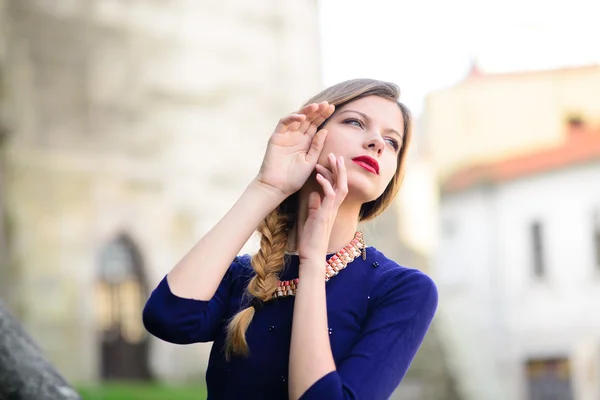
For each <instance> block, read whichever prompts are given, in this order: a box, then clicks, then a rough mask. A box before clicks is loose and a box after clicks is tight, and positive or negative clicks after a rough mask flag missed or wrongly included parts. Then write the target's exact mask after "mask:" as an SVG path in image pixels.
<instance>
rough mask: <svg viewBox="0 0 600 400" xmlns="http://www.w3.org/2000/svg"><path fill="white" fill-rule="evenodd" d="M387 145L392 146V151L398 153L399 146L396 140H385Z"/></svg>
mask: <svg viewBox="0 0 600 400" xmlns="http://www.w3.org/2000/svg"><path fill="white" fill-rule="evenodd" d="M386 140H387V142H388V143H389V144H391V145H392V147H393V148H394V150H396V151H398V150H399V149H400V144H399V143H398V141H397V140H396V139H386Z"/></svg>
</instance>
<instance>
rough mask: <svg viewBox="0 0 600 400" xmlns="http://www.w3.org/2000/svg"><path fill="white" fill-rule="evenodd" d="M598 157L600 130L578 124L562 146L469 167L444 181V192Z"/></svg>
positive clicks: (571, 128)
mask: <svg viewBox="0 0 600 400" xmlns="http://www.w3.org/2000/svg"><path fill="white" fill-rule="evenodd" d="M594 160H599V161H600V129H598V130H591V129H585V128H583V127H578V126H574V127H570V128H569V132H568V135H567V138H566V139H565V141H564V143H563V144H562V145H560V146H557V147H555V148H551V149H546V150H542V151H539V152H535V153H530V154H523V155H519V156H516V157H511V158H507V159H504V160H500V161H498V162H492V163H489V164H482V165H475V166H471V167H468V168H465V169H463V170H460V171H458V172H456V173H454V174H452V175H451V176H450V177H449V178H448V179H446V180H445V181H444V182H443V183H442V192H445V193H451V192H459V191H461V190H465V189H468V188H471V187H473V186H476V185H479V184H484V183H499V182H504V181H508V180H512V179H518V178H522V177H525V176H530V175H535V174H540V173H544V172H548V171H552V170H558V169H563V168H568V167H571V166H575V165H578V164H582V163H585V162H590V161H594ZM598 179H599V180H600V177H598Z"/></svg>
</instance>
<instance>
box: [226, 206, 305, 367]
mask: <svg viewBox="0 0 600 400" xmlns="http://www.w3.org/2000/svg"><path fill="white" fill-rule="evenodd" d="M289 203H291V202H290V201H289V200H286V201H285V202H284V203H282V204H281V205H280V206H279V207H278V208H277V209H275V210H273V211H272V212H271V213H270V214H269V215H267V217H266V218H265V219H264V220H263V222H262V223H261V224H260V226H259V227H258V233H259V234H260V235H261V238H260V249H259V250H258V252H257V253H256V254H255V255H254V256H253V257H252V268H253V269H254V271H255V272H256V275H255V276H254V277H253V278H252V279H251V280H250V282H249V283H248V288H247V294H248V296H249V297H250V298H253V299H256V300H258V301H260V302H266V301H269V300H270V299H271V298H272V297H273V294H274V293H275V291H276V290H277V282H278V281H279V273H280V272H281V270H282V269H283V266H284V256H285V250H286V246H287V241H288V231H289V229H290V228H291V227H292V224H293V222H294V221H293V220H292V215H293V214H292V213H291V212H290V211H291V210H288V208H289ZM255 312H256V309H255V307H254V306H252V305H251V306H248V307H247V308H245V309H243V310H241V311H239V312H238V313H237V314H236V315H235V316H234V317H233V318H232V319H231V321H230V322H229V325H228V327H227V339H226V342H225V356H226V358H227V359H228V360H229V359H230V358H231V356H232V355H241V356H248V355H249V353H250V350H249V348H248V343H247V342H246V331H247V330H248V326H249V325H250V323H251V322H252V318H253V317H254V313H255Z"/></svg>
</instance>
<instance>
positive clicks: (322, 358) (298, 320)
mask: <svg viewBox="0 0 600 400" xmlns="http://www.w3.org/2000/svg"><path fill="white" fill-rule="evenodd" d="M323 259H324V257H323ZM299 278H300V279H299V284H298V289H297V291H296V299H295V302H294V317H293V322H292V340H291V347H290V365H289V395H290V399H293V400H295V399H298V398H299V397H300V396H301V395H302V394H303V393H304V392H306V390H308V389H309V388H310V387H311V386H312V385H313V384H314V383H315V382H317V381H318V380H319V379H321V378H322V377H323V376H325V375H327V374H328V373H330V372H332V371H335V362H334V360H333V355H332V353H331V345H330V343H329V330H328V323H327V301H326V297H325V266H324V264H323V263H316V262H314V264H313V265H300V277H299Z"/></svg>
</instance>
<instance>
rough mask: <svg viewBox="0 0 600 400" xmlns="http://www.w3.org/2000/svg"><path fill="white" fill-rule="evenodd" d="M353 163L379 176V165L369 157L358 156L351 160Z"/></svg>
mask: <svg viewBox="0 0 600 400" xmlns="http://www.w3.org/2000/svg"><path fill="white" fill-rule="evenodd" d="M352 161H354V162H355V163H357V164H358V165H360V166H361V167H363V168H364V169H366V170H367V171H369V172H372V173H374V174H376V175H379V163H378V162H377V160H376V159H374V158H373V157H369V156H359V157H354V158H353V159H352Z"/></svg>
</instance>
